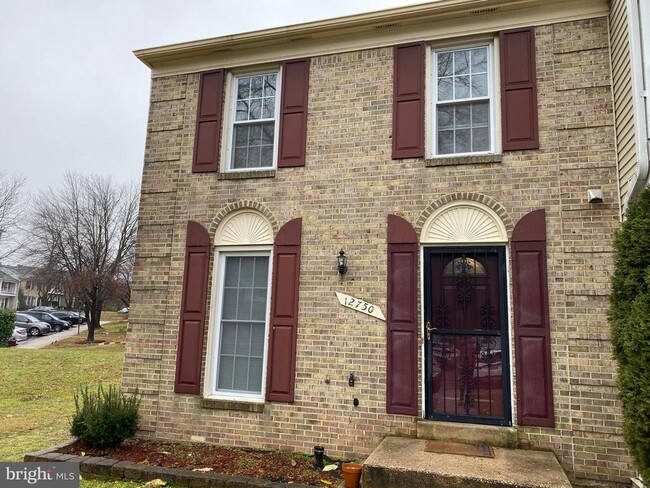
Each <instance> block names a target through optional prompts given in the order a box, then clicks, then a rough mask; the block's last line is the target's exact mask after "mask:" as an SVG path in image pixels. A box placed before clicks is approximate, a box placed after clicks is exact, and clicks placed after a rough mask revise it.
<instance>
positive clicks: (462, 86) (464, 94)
mask: <svg viewBox="0 0 650 488" xmlns="http://www.w3.org/2000/svg"><path fill="white" fill-rule="evenodd" d="M454 80H455V83H454V88H455V90H454V98H455V99H459V98H469V76H457V77H456V78H455V79H454Z"/></svg>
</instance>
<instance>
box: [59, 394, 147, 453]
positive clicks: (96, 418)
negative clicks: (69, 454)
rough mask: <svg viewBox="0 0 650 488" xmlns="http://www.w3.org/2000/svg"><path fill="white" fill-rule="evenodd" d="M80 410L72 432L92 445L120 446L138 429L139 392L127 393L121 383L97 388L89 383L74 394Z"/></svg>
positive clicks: (82, 440) (77, 408)
mask: <svg viewBox="0 0 650 488" xmlns="http://www.w3.org/2000/svg"><path fill="white" fill-rule="evenodd" d="M74 403H75V407H76V413H75V415H74V416H73V417H72V421H71V428H70V433H71V434H72V435H74V436H76V437H78V438H79V440H80V441H81V442H83V443H84V444H86V445H87V446H90V447H97V448H100V449H101V448H105V447H112V446H118V445H120V444H121V443H122V442H124V441H125V440H126V439H130V438H132V437H134V436H135V433H136V432H137V431H138V424H139V417H138V408H139V407H140V399H139V396H138V391H137V390H136V392H135V394H134V395H131V396H127V395H125V394H124V393H123V392H122V391H121V390H120V388H119V387H118V386H115V385H109V386H108V389H104V387H103V386H102V385H101V384H100V385H99V386H98V387H97V391H91V390H89V389H88V386H87V385H85V386H82V387H79V388H77V390H76V391H75V393H74Z"/></svg>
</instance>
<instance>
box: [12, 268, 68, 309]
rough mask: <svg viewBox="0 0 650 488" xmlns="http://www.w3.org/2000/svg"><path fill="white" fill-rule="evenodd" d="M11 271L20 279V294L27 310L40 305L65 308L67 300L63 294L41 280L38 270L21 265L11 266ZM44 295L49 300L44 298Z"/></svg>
mask: <svg viewBox="0 0 650 488" xmlns="http://www.w3.org/2000/svg"><path fill="white" fill-rule="evenodd" d="M9 269H10V270H11V271H12V273H13V274H14V275H15V276H17V277H18V278H19V279H20V293H21V294H22V297H23V300H24V304H25V307H26V308H32V307H37V306H39V305H51V306H53V307H63V306H65V302H66V300H65V295H64V294H63V292H62V291H60V290H59V289H57V288H56V287H52V286H51V285H50V284H48V283H45V282H44V280H42V279H40V276H39V270H38V268H36V267H34V266H23V265H19V266H9ZM46 288H47V290H46ZM44 295H45V296H46V297H47V299H44V298H43V296H44Z"/></svg>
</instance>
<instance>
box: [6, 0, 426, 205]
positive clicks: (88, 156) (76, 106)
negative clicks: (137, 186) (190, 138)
mask: <svg viewBox="0 0 650 488" xmlns="http://www.w3.org/2000/svg"><path fill="white" fill-rule="evenodd" d="M416 3H423V2H422V0H328V1H326V2H315V1H311V0H276V1H275V2H269V1H262V0H235V1H218V0H184V1H181V0H178V1H176V0H104V1H95V0H0V73H1V74H2V76H1V79H0V107H1V108H0V170H6V171H9V172H17V173H21V174H23V175H24V176H25V177H26V178H27V183H28V186H29V188H31V189H33V190H35V191H36V192H38V191H44V190H45V189H47V187H48V186H56V185H57V184H59V183H60V182H61V181H62V175H63V173H64V172H65V171H76V172H81V173H96V174H110V175H113V176H114V177H115V178H116V179H118V180H119V181H124V182H126V181H130V180H136V181H138V182H139V181H140V176H141V173H142V161H143V154H144V143H145V133H146V122H147V110H148V103H149V78H150V72H149V69H148V68H147V67H146V66H145V65H144V64H142V63H140V62H139V61H138V60H137V59H136V58H135V56H133V53H132V51H134V50H136V49H142V48H147V47H154V46H161V45H166V44H172V43H177V42H184V41H193V40H198V39H206V38H210V37H218V36H222V35H226V34H234V33H239V32H246V31H251V30H258V29H265V28H270V27H278V26H283V25H290V24H297V23H302V22H309V21H313V20H320V19H324V18H332V17H340V16H344V15H351V14H357V13H361V12H367V11H372V10H382V9H386V8H391V7H397V6H403V5H408V4H416Z"/></svg>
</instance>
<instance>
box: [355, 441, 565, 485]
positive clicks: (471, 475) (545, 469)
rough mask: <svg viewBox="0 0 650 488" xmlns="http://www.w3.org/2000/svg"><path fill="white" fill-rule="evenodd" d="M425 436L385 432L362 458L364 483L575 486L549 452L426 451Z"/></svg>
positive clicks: (497, 449) (498, 450) (508, 450)
mask: <svg viewBox="0 0 650 488" xmlns="http://www.w3.org/2000/svg"><path fill="white" fill-rule="evenodd" d="M425 443H426V440H424V439H410V438H405V437H386V438H385V439H384V440H383V441H382V443H381V444H379V447H377V449H375V451H374V452H373V453H372V454H371V455H370V457H369V458H368V459H366V461H365V462H364V463H363V487H364V488H385V487H388V486H390V487H391V488H414V487H417V488H461V487H462V488H466V487H472V488H515V487H516V488H571V483H569V480H568V479H567V476H566V474H564V471H562V468H561V467H560V463H559V462H558V461H557V459H556V458H555V455H554V454H553V453H551V452H542V451H526V450H521V449H504V448H500V447H495V448H494V458H485V457H473V456H460V455H454V454H437V453H432V452H425Z"/></svg>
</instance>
